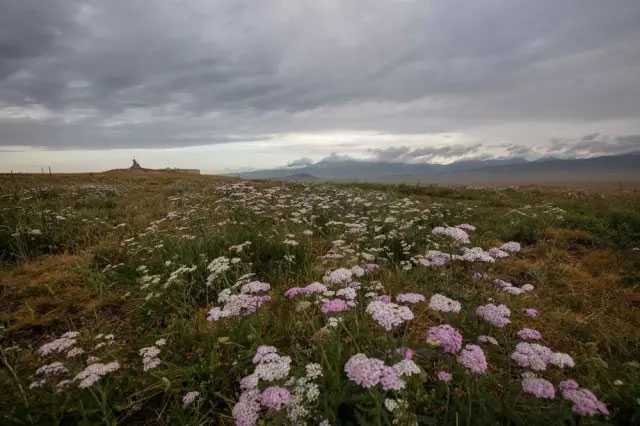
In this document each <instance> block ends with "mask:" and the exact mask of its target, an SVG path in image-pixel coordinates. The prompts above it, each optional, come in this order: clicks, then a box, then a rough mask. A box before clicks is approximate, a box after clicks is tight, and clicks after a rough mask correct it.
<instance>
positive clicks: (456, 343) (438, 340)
mask: <svg viewBox="0 0 640 426" xmlns="http://www.w3.org/2000/svg"><path fill="white" fill-rule="evenodd" d="M427 343H429V344H431V345H434V346H439V347H441V348H442V350H443V351H445V352H447V353H450V354H455V353H458V351H459V350H460V349H461V348H462V335H461V334H460V332H459V331H458V330H456V329H455V328H453V327H452V326H450V325H449V324H443V325H439V326H436V327H431V328H429V330H427Z"/></svg>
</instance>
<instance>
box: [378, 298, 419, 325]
mask: <svg viewBox="0 0 640 426" xmlns="http://www.w3.org/2000/svg"><path fill="white" fill-rule="evenodd" d="M367 313H368V314H369V315H371V317H372V318H373V319H374V320H375V321H376V322H377V323H378V324H380V325H381V326H382V328H384V329H385V330H387V331H391V330H392V329H394V328H395V327H397V326H399V325H400V324H402V323H403V322H405V321H410V320H412V319H413V312H411V309H409V308H408V307H406V306H402V305H397V304H395V303H385V302H382V301H379V300H374V301H373V302H370V303H369V305H368V306H367Z"/></svg>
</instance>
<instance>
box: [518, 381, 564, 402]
mask: <svg viewBox="0 0 640 426" xmlns="http://www.w3.org/2000/svg"><path fill="white" fill-rule="evenodd" d="M522 390H523V391H524V392H526V393H530V394H531V395H534V396H535V397H536V398H545V399H553V398H555V396H556V390H555V388H554V387H553V384H552V383H551V382H549V381H548V380H545V379H541V378H539V377H535V376H527V377H524V378H523V379H522Z"/></svg>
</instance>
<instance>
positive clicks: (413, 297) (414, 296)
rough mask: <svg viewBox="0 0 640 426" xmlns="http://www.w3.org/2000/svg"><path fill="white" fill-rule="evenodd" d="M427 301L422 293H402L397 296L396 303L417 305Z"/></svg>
mask: <svg viewBox="0 0 640 426" xmlns="http://www.w3.org/2000/svg"><path fill="white" fill-rule="evenodd" d="M425 300H427V299H426V298H425V297H424V296H423V295H422V294H420V293H400V294H398V295H397V296H396V301H397V302H398V303H410V304H415V303H420V302H424V301H425Z"/></svg>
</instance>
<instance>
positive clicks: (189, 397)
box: [182, 391, 200, 408]
mask: <svg viewBox="0 0 640 426" xmlns="http://www.w3.org/2000/svg"><path fill="white" fill-rule="evenodd" d="M199 396H200V392H198V391H191V392H187V393H186V394H185V395H184V396H183V397H182V407H183V408H187V407H188V406H190V405H191V404H193V401H195V400H196V399H197V398H198V397H199Z"/></svg>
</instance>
